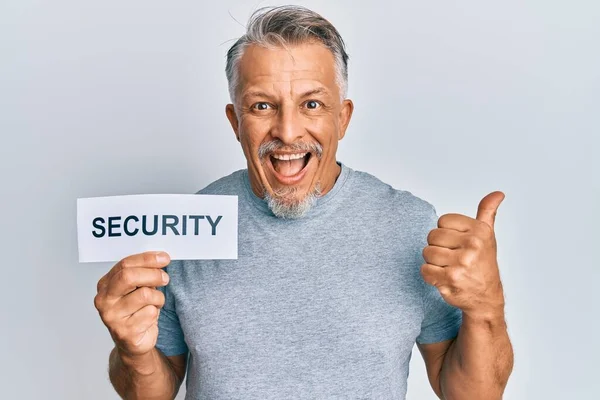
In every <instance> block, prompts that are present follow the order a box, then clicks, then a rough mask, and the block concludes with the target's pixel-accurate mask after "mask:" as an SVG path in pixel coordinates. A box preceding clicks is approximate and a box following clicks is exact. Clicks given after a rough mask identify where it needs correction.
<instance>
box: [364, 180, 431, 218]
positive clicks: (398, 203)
mask: <svg viewBox="0 0 600 400" xmlns="http://www.w3.org/2000/svg"><path fill="white" fill-rule="evenodd" d="M353 172H354V173H353V175H354V185H353V186H354V190H353V196H358V197H360V198H361V200H364V201H367V202H368V203H374V204H376V206H377V207H378V208H381V209H384V210H386V209H388V210H390V211H392V210H394V211H405V212H408V213H410V214H411V215H413V216H422V217H431V215H432V214H435V207H434V206H433V205H432V204H431V203H430V202H428V201H427V200H424V199H423V198H421V197H419V196H417V195H415V194H413V193H412V192H410V191H409V190H406V189H396V188H394V187H393V186H392V185H390V184H388V183H386V182H383V181H382V180H381V179H379V178H377V177H376V176H374V175H372V174H370V173H368V172H364V171H353Z"/></svg>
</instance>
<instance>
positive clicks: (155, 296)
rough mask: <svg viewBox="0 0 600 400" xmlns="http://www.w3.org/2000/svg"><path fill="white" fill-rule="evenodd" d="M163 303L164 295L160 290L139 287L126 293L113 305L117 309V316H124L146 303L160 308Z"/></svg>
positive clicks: (144, 305)
mask: <svg viewBox="0 0 600 400" xmlns="http://www.w3.org/2000/svg"><path fill="white" fill-rule="evenodd" d="M164 304H165V295H164V294H163V293H162V292H161V291H160V290H156V289H151V288H149V287H140V288H138V289H136V290H134V291H133V292H131V293H129V294H128V295H126V296H123V297H121V299H119V301H118V302H117V303H116V305H115V307H117V308H118V310H119V311H118V313H117V316H118V317H119V318H126V317H130V316H131V315H132V314H135V313H136V312H138V311H139V310H141V309H142V308H144V307H146V306H148V305H152V306H155V307H157V308H162V306H163V305H164Z"/></svg>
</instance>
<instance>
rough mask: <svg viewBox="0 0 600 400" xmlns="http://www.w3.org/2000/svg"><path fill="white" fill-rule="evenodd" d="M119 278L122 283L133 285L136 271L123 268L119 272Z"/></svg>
mask: <svg viewBox="0 0 600 400" xmlns="http://www.w3.org/2000/svg"><path fill="white" fill-rule="evenodd" d="M120 278H121V281H122V282H123V283H125V284H126V285H132V286H133V285H135V283H136V278H137V273H136V271H135V270H133V269H131V268H128V269H123V270H121V272H120Z"/></svg>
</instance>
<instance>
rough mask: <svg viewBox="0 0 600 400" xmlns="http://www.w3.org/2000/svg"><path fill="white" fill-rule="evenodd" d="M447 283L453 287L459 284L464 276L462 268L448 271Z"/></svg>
mask: <svg viewBox="0 0 600 400" xmlns="http://www.w3.org/2000/svg"><path fill="white" fill-rule="evenodd" d="M447 274H448V275H447V277H448V281H449V282H450V283H451V284H453V285H455V284H457V283H458V282H460V281H461V280H462V278H463V276H464V272H463V269H462V268H452V269H449V270H448V273H447Z"/></svg>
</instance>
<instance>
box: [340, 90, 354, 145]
mask: <svg viewBox="0 0 600 400" xmlns="http://www.w3.org/2000/svg"><path fill="white" fill-rule="evenodd" d="M353 111H354V103H352V100H350V99H346V100H344V101H343V102H342V108H341V110H340V116H339V118H340V132H339V134H338V140H342V138H343V137H344V135H345V134H346V129H347V128H348V124H349V123H350V119H351V118H352V112H353Z"/></svg>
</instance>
